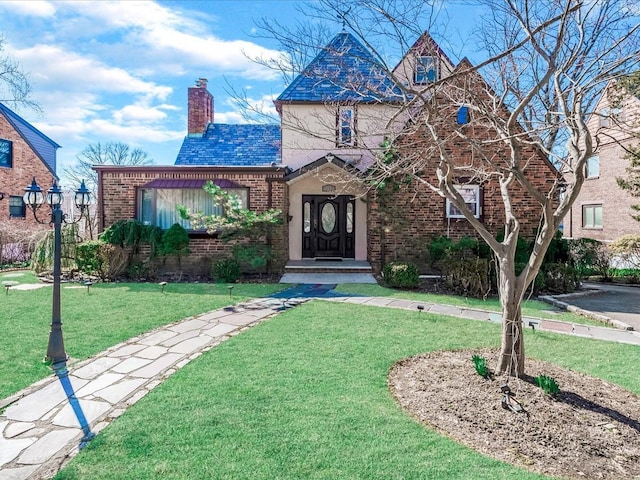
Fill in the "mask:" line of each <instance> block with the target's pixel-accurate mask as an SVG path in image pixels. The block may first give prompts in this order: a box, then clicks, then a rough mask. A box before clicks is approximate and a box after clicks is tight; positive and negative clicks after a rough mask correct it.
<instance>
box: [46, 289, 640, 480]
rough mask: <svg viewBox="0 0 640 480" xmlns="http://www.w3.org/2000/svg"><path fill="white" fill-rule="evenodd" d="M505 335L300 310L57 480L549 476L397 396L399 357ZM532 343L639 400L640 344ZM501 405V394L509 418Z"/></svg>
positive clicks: (537, 353) (244, 342)
mask: <svg viewBox="0 0 640 480" xmlns="http://www.w3.org/2000/svg"><path fill="white" fill-rule="evenodd" d="M499 329H500V326H499V325H496V324H492V323H489V322H478V321H472V320H463V319H456V318H448V317H442V316H434V315H430V314H425V313H419V312H408V311H402V310H395V309H386V308H378V307H365V306H361V305H353V304H336V303H333V302H322V301H315V302H310V303H306V304H303V305H300V306H298V307H296V308H294V309H292V310H288V311H286V312H284V313H282V314H281V315H278V316H276V317H274V318H272V319H270V320H268V321H266V322H263V323H261V324H260V325H258V326H256V327H254V328H252V329H250V330H248V331H246V332H244V333H242V334H241V335H239V336H237V337H234V338H232V339H230V340H229V341H227V342H224V343H223V344H221V345H219V346H217V347H216V348H214V349H212V350H210V351H209V352H207V353H206V354H204V355H202V356H200V357H199V358H198V359H196V360H194V361H193V362H191V363H189V364H188V365H187V366H185V367H184V368H182V369H181V370H179V371H178V372H177V373H176V374H174V375H173V376H171V377H170V378H169V379H168V380H167V381H166V382H164V383H163V384H162V385H160V386H158V387H157V388H156V389H155V390H153V391H152V392H151V393H150V394H148V395H147V396H146V397H145V398H143V399H142V400H141V401H139V402H138V403H136V404H135V405H134V406H133V407H132V408H130V409H129V410H128V411H127V412H126V413H125V414H124V415H123V416H121V417H120V418H119V419H118V420H116V421H114V422H113V423H112V424H111V425H110V426H109V427H107V428H106V429H105V430H104V431H103V432H102V433H100V434H99V435H98V436H97V437H96V439H95V440H93V441H92V443H91V444H90V445H89V446H88V447H86V448H85V449H84V450H83V451H82V452H81V453H80V454H79V455H78V456H77V457H75V458H74V459H73V460H71V462H70V464H69V465H68V466H67V467H66V468H65V469H64V470H62V471H61V472H60V473H59V474H58V475H57V476H56V477H55V478H56V479H57V480H71V479H75V480H79V479H109V480H117V479H123V480H124V479H132V478H135V479H155V478H167V479H198V478H203V479H204V478H206V479H234V480H236V479H270V480H271V479H338V478H339V479H440V478H442V479H465V480H466V479H470V478H473V479H491V480H494V479H513V478H518V479H525V480H530V479H539V478H544V477H542V476H539V475H535V474H532V473H529V472H526V471H523V470H521V469H518V468H516V467H513V466H511V465H508V464H505V463H501V462H498V461H495V460H492V459H490V458H487V457H484V456H482V455H480V454H477V453H476V452H474V451H473V450H471V449H468V448H466V447H464V446H461V445H459V444H457V443H455V442H453V441H451V440H449V439H448V438H446V437H444V436H442V435H440V434H438V433H436V432H434V431H431V430H429V429H427V428H425V427H423V426H421V425H419V424H417V423H416V422H415V421H414V420H413V419H412V418H411V417H410V416H408V415H407V414H405V413H404V412H403V411H402V410H401V409H400V408H399V407H398V406H397V405H396V403H395V402H394V400H393V399H392V397H391V395H390V393H389V391H388V389H387V384H386V376H387V372H388V371H389V368H390V367H391V366H392V365H393V364H394V363H395V362H397V361H398V360H399V359H402V358H405V357H408V356H411V355H415V354H417V353H421V352H427V351H434V350H443V349H460V348H472V347H473V348H475V347H488V346H497V345H498V344H499ZM525 335H526V345H527V354H528V355H531V356H534V357H538V358H541V359H544V360H549V361H553V362H555V363H557V364H559V365H563V366H566V367H569V368H573V369H576V370H580V371H583V372H586V373H589V374H591V375H595V376H599V377H602V378H605V379H607V380H608V381H611V382H615V383H618V384H620V385H622V386H624V387H626V388H628V389H629V390H632V391H634V392H636V393H640V377H638V376H637V375H636V374H635V372H634V371H633V369H629V368H628V366H629V365H637V364H638V363H639V362H640V350H639V349H638V348H637V347H636V346H632V345H622V344H611V343H605V342H600V341H595V340H587V339H581V338H574V337H567V336H560V335H555V334H552V333H547V332H539V331H536V332H531V331H528V330H527V331H526V332H525ZM469 366H470V368H473V367H472V365H471V360H470V361H469ZM499 398H500V397H499V390H498V387H496V399H495V400H496V406H497V408H499ZM452 408H455V406H452Z"/></svg>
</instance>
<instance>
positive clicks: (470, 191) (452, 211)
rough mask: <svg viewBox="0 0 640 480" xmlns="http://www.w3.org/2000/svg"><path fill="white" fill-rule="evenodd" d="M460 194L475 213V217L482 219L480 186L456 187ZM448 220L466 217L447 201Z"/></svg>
mask: <svg viewBox="0 0 640 480" xmlns="http://www.w3.org/2000/svg"><path fill="white" fill-rule="evenodd" d="M456 190H457V191H458V192H460V195H462V198H463V199H464V203H466V204H467V208H468V209H469V210H470V211H471V213H473V216H474V217H476V218H480V186H478V185H460V186H457V187H456ZM447 218H464V215H463V214H462V212H461V211H460V210H458V209H457V208H456V207H455V206H454V205H453V204H452V203H451V202H450V201H449V199H447Z"/></svg>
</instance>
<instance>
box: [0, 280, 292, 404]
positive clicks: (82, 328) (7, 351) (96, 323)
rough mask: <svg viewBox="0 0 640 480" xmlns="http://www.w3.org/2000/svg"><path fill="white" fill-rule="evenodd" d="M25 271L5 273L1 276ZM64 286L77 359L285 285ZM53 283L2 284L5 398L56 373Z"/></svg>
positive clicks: (69, 338)
mask: <svg viewBox="0 0 640 480" xmlns="http://www.w3.org/2000/svg"><path fill="white" fill-rule="evenodd" d="M7 280H15V281H19V282H21V283H36V280H35V277H33V276H32V275H31V274H30V273H26V274H25V275H24V276H22V277H14V276H10V277H8V276H7V274H5V275H0V282H2V281H7ZM69 286H70V285H69V284H63V286H62V289H61V311H62V322H63V326H62V329H63V332H64V341H65V348H66V351H67V353H68V354H69V355H70V356H71V358H72V359H85V358H88V357H90V356H92V355H95V354H96V353H99V352H101V351H103V350H105V349H107V348H109V347H111V346H113V345H116V344H117V343H120V342H122V341H124V340H127V339H129V338H131V337H134V336H136V335H139V334H141V333H143V332H146V331H149V330H152V329H154V328H156V327H159V326H161V325H165V324H167V323H172V322H175V321H178V320H180V319H182V318H185V317H189V316H192V315H196V314H198V313H202V312H206V311H209V310H214V309H217V308H221V307H223V306H225V305H229V304H231V303H237V302H240V301H243V300H246V299H248V298H254V297H260V296H264V295H268V294H270V293H273V292H275V291H278V290H281V289H282V288H284V287H286V285H278V284H275V285H261V284H236V285H235V286H234V289H233V297H232V298H230V297H229V293H228V289H227V285H226V284H221V285H217V284H207V283H202V284H179V283H176V284H169V285H167V287H166V288H165V293H164V294H163V293H161V292H160V287H159V286H158V285H157V284H152V283H142V284H135V283H111V284H104V283H102V284H95V285H93V286H92V287H91V290H90V293H87V290H86V288H84V287H82V288H67V287H69ZM51 303H52V288H51V287H50V286H49V287H44V288H40V289H37V290H28V291H22V290H9V293H8V294H6V293H5V290H4V289H2V290H0V311H1V312H2V313H1V314H0V331H1V332H2V335H1V336H0V399H2V398H5V397H7V396H9V395H11V394H13V393H15V392H17V391H19V390H21V389H22V388H25V387H27V386H29V385H31V384H32V383H33V382H35V381H37V380H39V379H41V378H44V377H46V376H47V375H50V374H51V369H50V368H49V367H47V366H46V365H44V364H43V363H42V359H43V357H44V356H45V354H46V350H47V342H48V338H49V326H50V325H51Z"/></svg>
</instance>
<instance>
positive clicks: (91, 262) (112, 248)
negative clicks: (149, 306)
mask: <svg viewBox="0 0 640 480" xmlns="http://www.w3.org/2000/svg"><path fill="white" fill-rule="evenodd" d="M127 263H128V258H127V254H126V253H125V252H124V250H123V249H122V248H120V247H118V246H117V245H112V244H110V243H104V242H102V241H100V240H89V241H86V242H82V243H80V244H78V245H77V246H76V264H77V265H78V269H79V270H80V271H81V272H83V273H86V274H87V275H96V276H98V277H100V279H101V280H114V279H115V278H116V277H118V276H119V275H121V274H122V273H123V272H124V271H125V268H126V267H127ZM135 268H137V267H134V269H135ZM132 271H133V270H132ZM134 277H136V278H138V277H139V275H138V274H137V273H135V274H134Z"/></svg>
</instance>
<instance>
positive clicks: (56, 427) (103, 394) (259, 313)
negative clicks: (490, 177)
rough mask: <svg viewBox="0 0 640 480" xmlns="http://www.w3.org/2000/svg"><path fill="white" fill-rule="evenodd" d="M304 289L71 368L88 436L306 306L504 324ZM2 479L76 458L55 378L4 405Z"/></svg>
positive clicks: (155, 334)
mask: <svg viewBox="0 0 640 480" xmlns="http://www.w3.org/2000/svg"><path fill="white" fill-rule="evenodd" d="M332 287H333V286H327V285H306V286H300V287H297V288H293V289H289V290H286V291H284V292H280V293H278V294H276V295H275V296H274V297H271V298H263V299H256V300H253V301H251V302H247V303H244V304H240V305H236V306H235V307H228V308H223V309H219V310H214V311H211V312H208V313H203V314H201V315H197V316H194V317H190V318H187V319H184V320H182V321H180V322H176V323H174V324H171V325H166V326H164V327H161V328H159V329H156V330H154V331H152V332H149V333H147V334H144V335H140V336H139V337H135V338H132V339H130V340H128V341H126V342H124V343H121V344H119V345H116V346H114V347H112V348H110V349H109V350H107V351H105V352H102V353H100V354H98V355H97V356H95V357H93V358H91V359H88V360H85V361H83V362H79V363H77V364H74V365H72V366H71V367H70V368H69V372H70V374H69V377H70V379H71V382H72V384H73V387H74V389H75V393H76V397H77V398H78V399H79V401H80V405H81V406H82V409H83V411H84V415H85V416H86V417H87V420H88V422H89V424H90V425H91V430H92V431H93V432H94V433H98V432H100V431H101V430H102V429H103V428H105V427H106V426H107V425H108V424H109V423H110V422H111V421H113V420H114V419H116V418H118V417H119V416H120V415H121V414H122V413H124V412H125V411H126V409H127V408H128V407H130V406H131V405H133V404H134V403H136V402H137V401H138V400H140V399H141V398H143V397H144V396H145V395H146V394H147V393H148V392H149V391H151V390H152V389H153V388H155V387H156V386H158V385H159V384H161V383H162V382H163V381H164V380H165V379H166V378H167V377H169V376H170V375H171V374H173V373H174V372H175V371H177V370H178V369H179V368H181V367H183V366H184V365H186V364H187V363H189V362H190V361H191V360H193V359H195V358H197V357H198V356H199V355H201V354H202V353H203V352H205V351H207V350H209V349H211V348H213V347H215V346H216V345H218V344H220V343H221V342H223V341H225V340H227V339H229V338H231V337H233V336H235V335H237V334H238V333H240V332H242V331H243V330H246V329H248V328H250V327H252V326H254V325H257V324H258V323H260V322H261V321H263V320H265V319H267V318H269V317H272V316H274V315H276V314H277V313H279V312H280V311H282V310H284V309H286V308H288V307H292V306H295V305H297V304H299V303H301V302H304V301H306V300H309V299H314V298H315V299H322V300H328V301H336V302H345V303H355V304H363V305H370V306H378V307H387V308H399V309H405V310H414V311H421V312H429V313H436V314H441V315H452V316H456V317H462V318H468V319H474V320H483V321H492V322H500V319H501V317H500V314H498V313H495V312H489V311H484V310H478V309H467V308H459V307H452V306H447V305H439V304H426V303H421V302H412V301H409V300H398V299H392V298H383V297H362V296H349V295H341V294H338V293H336V292H333V291H332ZM524 321H525V325H527V326H528V327H532V328H534V329H538V330H546V331H553V332H557V333H564V334H570V335H579V336H584V337H591V338H598V339H603V340H610V341H616V342H624V343H633V344H637V345H640V335H639V334H638V333H637V332H633V331H627V330H620V329H612V328H604V327H588V326H583V325H577V324H571V323H565V322H559V321H555V320H540V319H533V318H525V319H524ZM5 407H6V409H5V410H4V411H3V413H2V414H1V415H0V433H1V435H0V480H25V479H43V478H50V477H52V476H53V475H55V473H56V472H57V471H58V470H59V469H60V468H61V467H62V466H63V465H64V463H65V462H66V461H67V460H68V459H69V458H70V457H71V456H73V455H74V454H75V453H77V452H78V445H79V441H80V438H81V437H82V436H83V432H82V430H81V429H80V428H79V426H78V422H77V420H76V417H75V415H74V414H73V411H72V409H71V407H70V406H69V402H68V401H67V398H66V396H65V394H64V392H63V390H62V387H61V385H60V383H59V382H58V380H57V378H55V377H49V378H46V379H44V380H42V381H40V382H38V383H36V384H34V385H32V386H31V387H29V388H27V389H25V390H23V391H22V392H19V393H18V394H16V395H13V396H12V397H10V398H8V399H5V400H3V401H1V402H0V411H2V409H3V408H5Z"/></svg>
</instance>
